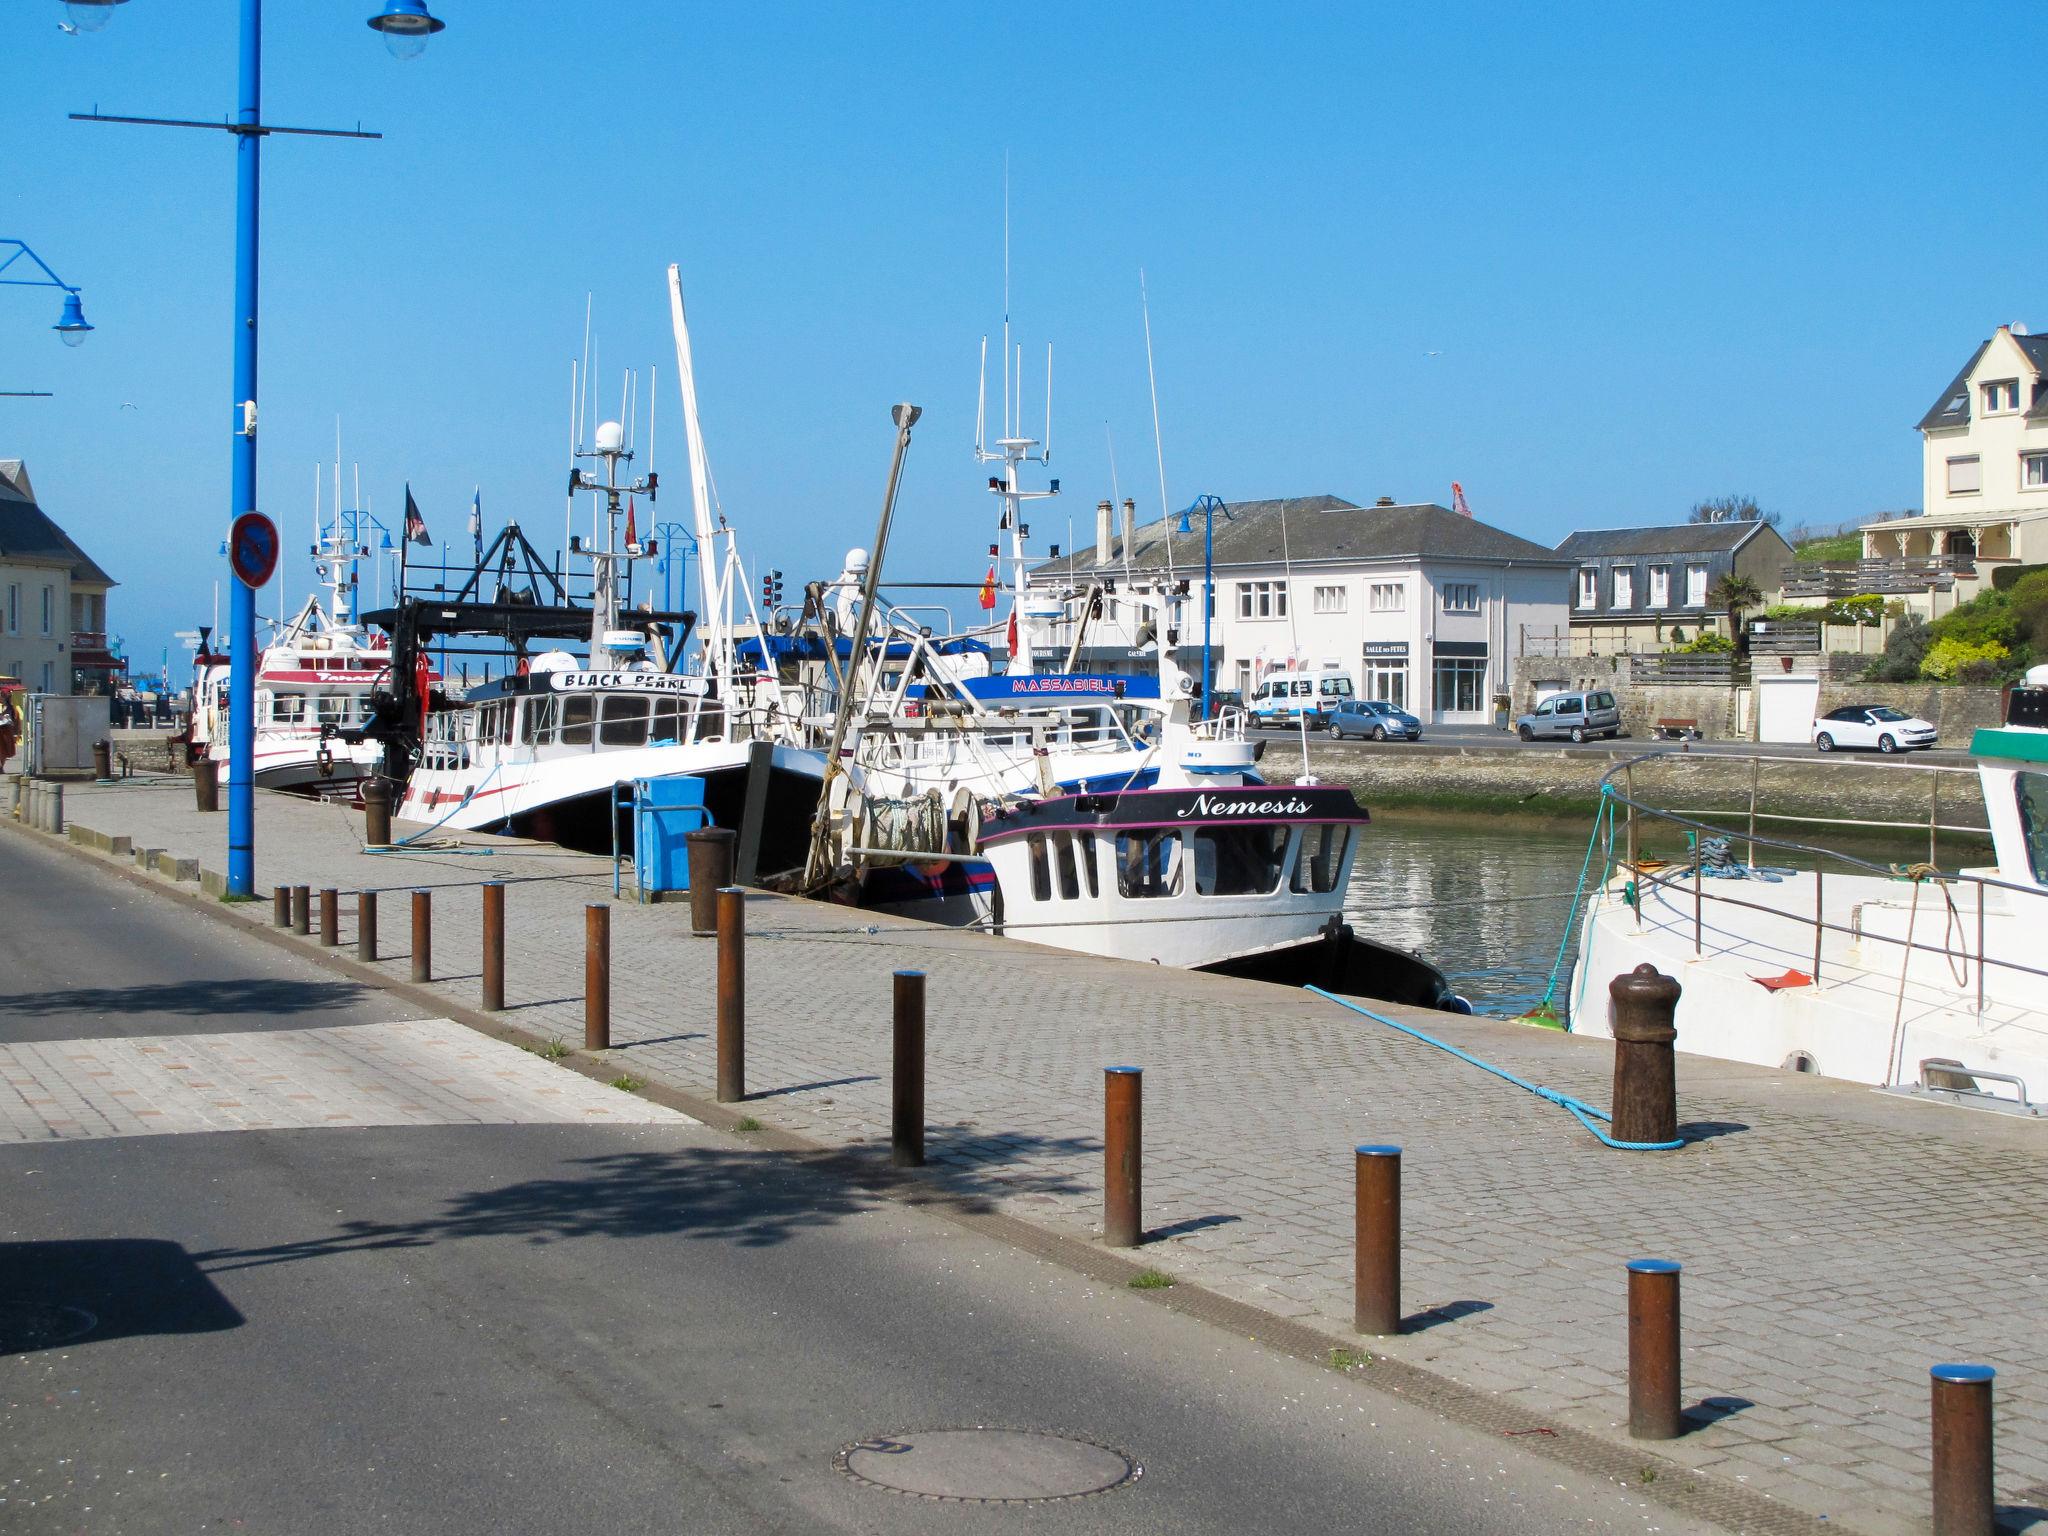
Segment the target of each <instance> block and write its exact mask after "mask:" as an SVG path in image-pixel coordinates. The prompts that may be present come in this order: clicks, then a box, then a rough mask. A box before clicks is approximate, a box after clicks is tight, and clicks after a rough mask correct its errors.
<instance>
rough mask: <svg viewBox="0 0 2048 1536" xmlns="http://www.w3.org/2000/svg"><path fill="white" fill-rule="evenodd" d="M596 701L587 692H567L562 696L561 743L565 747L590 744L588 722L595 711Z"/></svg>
mask: <svg viewBox="0 0 2048 1536" xmlns="http://www.w3.org/2000/svg"><path fill="white" fill-rule="evenodd" d="M595 703H596V700H594V699H593V698H592V697H591V696H590V695H589V694H587V693H567V694H564V695H563V696H562V745H563V746H565V747H587V746H589V745H590V722H591V716H592V715H593V714H594V713H595V711H594V710H593V708H592V705H593V704H595Z"/></svg>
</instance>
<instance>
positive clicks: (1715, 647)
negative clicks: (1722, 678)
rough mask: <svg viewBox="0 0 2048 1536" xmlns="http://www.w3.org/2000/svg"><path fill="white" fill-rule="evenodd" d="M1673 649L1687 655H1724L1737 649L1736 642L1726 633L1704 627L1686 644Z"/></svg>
mask: <svg viewBox="0 0 2048 1536" xmlns="http://www.w3.org/2000/svg"><path fill="white" fill-rule="evenodd" d="M1672 649H1673V650H1674V651H1677V652H1680V653H1683V654H1684V655H1687V656H1708V655H1723V654H1726V653H1727V652H1729V651H1732V650H1734V649H1735V642H1734V641H1733V640H1730V639H1729V638H1728V637H1727V636H1726V635H1724V634H1720V633H1718V632H1716V631H1714V630H1711V629H1703V630H1701V631H1700V632H1699V633H1698V634H1696V635H1694V636H1693V637H1692V638H1691V639H1690V640H1688V641H1686V642H1685V644H1683V645H1680V646H1674V647H1672Z"/></svg>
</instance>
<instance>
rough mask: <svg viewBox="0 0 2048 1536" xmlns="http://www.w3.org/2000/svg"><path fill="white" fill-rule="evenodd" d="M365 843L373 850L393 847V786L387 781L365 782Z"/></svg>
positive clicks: (369, 780) (373, 778)
mask: <svg viewBox="0 0 2048 1536" xmlns="http://www.w3.org/2000/svg"><path fill="white" fill-rule="evenodd" d="M363 842H364V844H365V845H366V846H368V847H371V848H388V847H390V846H391V785H390V783H389V782H388V781H387V780H384V779H380V778H375V777H372V778H368V779H365V780H364V781H363Z"/></svg>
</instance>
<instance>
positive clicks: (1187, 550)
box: [1031, 496, 1569, 724]
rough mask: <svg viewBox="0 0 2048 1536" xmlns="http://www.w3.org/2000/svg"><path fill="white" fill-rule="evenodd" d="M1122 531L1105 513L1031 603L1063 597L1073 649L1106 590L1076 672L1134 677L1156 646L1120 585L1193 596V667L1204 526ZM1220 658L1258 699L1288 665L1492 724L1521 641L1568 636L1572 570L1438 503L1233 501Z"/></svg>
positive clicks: (1418, 708)
mask: <svg viewBox="0 0 2048 1536" xmlns="http://www.w3.org/2000/svg"><path fill="white" fill-rule="evenodd" d="M1129 505H1130V504H1129V503H1128V502H1127V503H1125V507H1126V515H1125V518H1124V520H1123V526H1122V528H1121V529H1118V528H1117V527H1116V526H1115V519H1114V516H1113V514H1112V513H1111V512H1110V510H1109V504H1108V503H1107V502H1104V503H1102V504H1101V507H1100V508H1099V509H1098V512H1097V518H1096V543H1095V544H1094V545H1093V546H1091V547H1090V548H1088V549H1083V550H1077V551H1074V552H1073V553H1072V554H1070V555H1063V556H1062V557H1061V558H1059V559H1056V560H1051V561H1046V562H1044V563H1042V564H1040V565H1038V566H1037V567H1035V568H1034V570H1033V571H1032V574H1031V585H1032V587H1033V588H1034V589H1035V590H1038V591H1041V592H1047V593H1049V594H1058V596H1059V597H1060V598H1061V607H1062V611H1063V613H1064V615H1065V616H1064V617H1063V618H1062V619H1061V620H1059V621H1058V622H1057V623H1054V624H1052V625H1050V626H1048V628H1049V630H1050V633H1049V634H1048V636H1047V639H1048V641H1049V642H1050V643H1051V644H1053V645H1056V646H1059V647H1062V648H1065V647H1068V646H1070V645H1071V644H1072V642H1073V638H1074V627H1073V626H1074V622H1075V620H1074V616H1075V614H1076V613H1078V612H1079V610H1080V608H1081V607H1082V605H1083V604H1084V602H1085V601H1086V600H1087V596H1088V593H1089V591H1090V589H1091V588H1093V587H1096V586H1100V587H1102V588H1103V591H1102V593H1101V597H1102V601H1103V611H1102V614H1101V617H1100V618H1099V619H1096V620H1093V621H1091V623H1090V626H1089V629H1088V631H1087V633H1086V634H1085V635H1083V636H1082V637H1081V638H1082V641H1083V646H1082V650H1081V653H1080V655H1079V657H1078V664H1079V665H1081V666H1083V667H1087V668H1090V669H1094V670H1110V671H1131V670H1133V669H1134V666H1135V665H1136V664H1137V662H1138V660H1139V657H1138V656H1137V654H1136V653H1137V652H1140V651H1142V649H1143V647H1144V645H1145V644H1146V643H1147V642H1149V640H1150V639H1151V638H1152V637H1151V636H1149V635H1147V634H1139V633H1134V632H1133V631H1132V628H1131V622H1132V619H1131V610H1130V609H1129V608H1128V607H1127V608H1125V609H1124V610H1123V611H1122V612H1119V610H1118V603H1117V598H1116V593H1115V591H1114V587H1115V585H1116V584H1117V583H1119V582H1121V583H1124V584H1129V583H1131V582H1134V581H1135V582H1155V581H1160V580H1172V581H1175V582H1179V581H1186V582H1187V583H1188V599H1187V601H1186V602H1185V603H1184V604H1183V605H1182V608H1181V633H1180V635H1179V638H1178V644H1179V651H1178V654H1179V656H1180V658H1181V660H1182V663H1183V664H1184V665H1188V666H1189V667H1190V670H1194V669H1195V668H1196V667H1198V666H1199V664H1200V662H1199V658H1200V654H1201V644H1202V618H1203V610H1202V596H1203V584H1202V582H1203V578H1202V542H1203V520H1202V518H1201V517H1199V516H1197V517H1194V518H1192V519H1190V522H1189V528H1188V531H1187V532H1185V533H1183V532H1180V531H1179V520H1178V518H1174V519H1169V520H1168V521H1167V522H1164V523H1153V524H1149V525H1147V526H1145V527H1141V528H1135V527H1133V526H1132V525H1131V522H1130V518H1129V510H1128V509H1129ZM1214 569H1215V585H1216V596H1217V602H1216V606H1215V609H1214V619H1213V630H1212V636H1211V651H1212V655H1213V658H1214V659H1213V666H1214V669H1215V676H1216V687H1217V688H1219V689H1234V690H1236V691H1238V692H1239V693H1249V692H1250V690H1251V689H1252V687H1253V686H1254V685H1255V684H1256V683H1257V681H1258V679H1259V678H1260V677H1261V676H1262V675H1264V673H1266V672H1268V671H1270V670H1272V669H1274V668H1277V667H1284V666H1290V665H1292V666H1296V667H1306V668H1309V669H1312V670H1326V669H1327V670H1334V671H1342V672H1345V673H1348V674H1349V675H1350V676H1351V677H1352V679H1353V681H1354V683H1355V685H1356V686H1357V688H1358V690H1359V692H1360V693H1361V695H1363V696H1364V697H1366V698H1369V699H1385V700H1387V701H1388V702H1390V703H1393V704H1397V705H1399V706H1401V707H1402V708H1404V709H1408V710H1411V711H1413V712H1415V713H1417V714H1419V715H1420V716H1421V717H1422V718H1423V719H1424V720H1427V721H1431V722H1435V723H1445V724H1457V723H1482V722H1490V721H1491V720H1492V719H1493V712H1494V708H1495V705H1494V699H1495V697H1496V695H1502V694H1505V693H1506V692H1507V691H1508V682H1509V671H1510V666H1511V663H1512V660H1513V658H1514V657H1515V656H1516V655H1517V654H1518V653H1519V651H1520V641H1521V636H1522V633H1523V631H1524V630H1525V629H1533V628H1540V629H1541V630H1542V631H1543V632H1546V633H1547V632H1550V631H1552V630H1557V629H1562V628H1563V626H1564V624H1565V622H1566V616H1567V614H1566V594H1567V587H1568V578H1567V571H1568V569H1569V565H1568V562H1566V561H1564V560H1561V559H1560V558H1559V557H1558V556H1557V555H1556V554H1555V553H1554V552H1553V551H1551V550H1548V549H1545V548H1544V547H1543V546H1542V545H1540V544H1535V543H1532V542H1530V541H1529V540H1527V539H1523V538H1518V537H1516V536H1515V535H1514V534H1511V533H1505V532H1503V531H1502V530H1500V529H1498V528H1494V527H1490V526H1488V525H1487V524H1485V523H1481V522H1477V521H1475V520H1473V519H1471V518H1469V517H1461V516H1459V515H1458V514H1457V513H1455V512H1452V511H1450V510H1449V509H1448V508H1445V507H1440V506H1436V505H1434V504H1431V503H1422V504H1410V505H1403V506H1397V505H1395V504H1394V503H1393V502H1392V501H1391V500H1390V499H1386V498H1383V499H1382V500H1381V501H1380V503H1379V504H1378V505H1376V506H1371V507H1360V506H1356V505H1354V504H1353V503H1351V502H1348V501H1345V500H1343V499H1342V498H1340V497H1336V496H1297V497H1290V498H1287V499H1284V500H1278V501H1249V502H1238V503H1231V504H1230V516H1229V517H1227V518H1226V517H1224V516H1222V515H1221V514H1218V515H1217V516H1216V519H1215V556H1214Z"/></svg>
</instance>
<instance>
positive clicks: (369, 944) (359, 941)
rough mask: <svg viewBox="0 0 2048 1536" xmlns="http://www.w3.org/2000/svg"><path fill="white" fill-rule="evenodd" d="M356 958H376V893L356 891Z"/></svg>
mask: <svg viewBox="0 0 2048 1536" xmlns="http://www.w3.org/2000/svg"><path fill="white" fill-rule="evenodd" d="M356 958H357V959H358V960H375V959H376V958H377V893H376V892H375V891H357V892H356Z"/></svg>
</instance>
